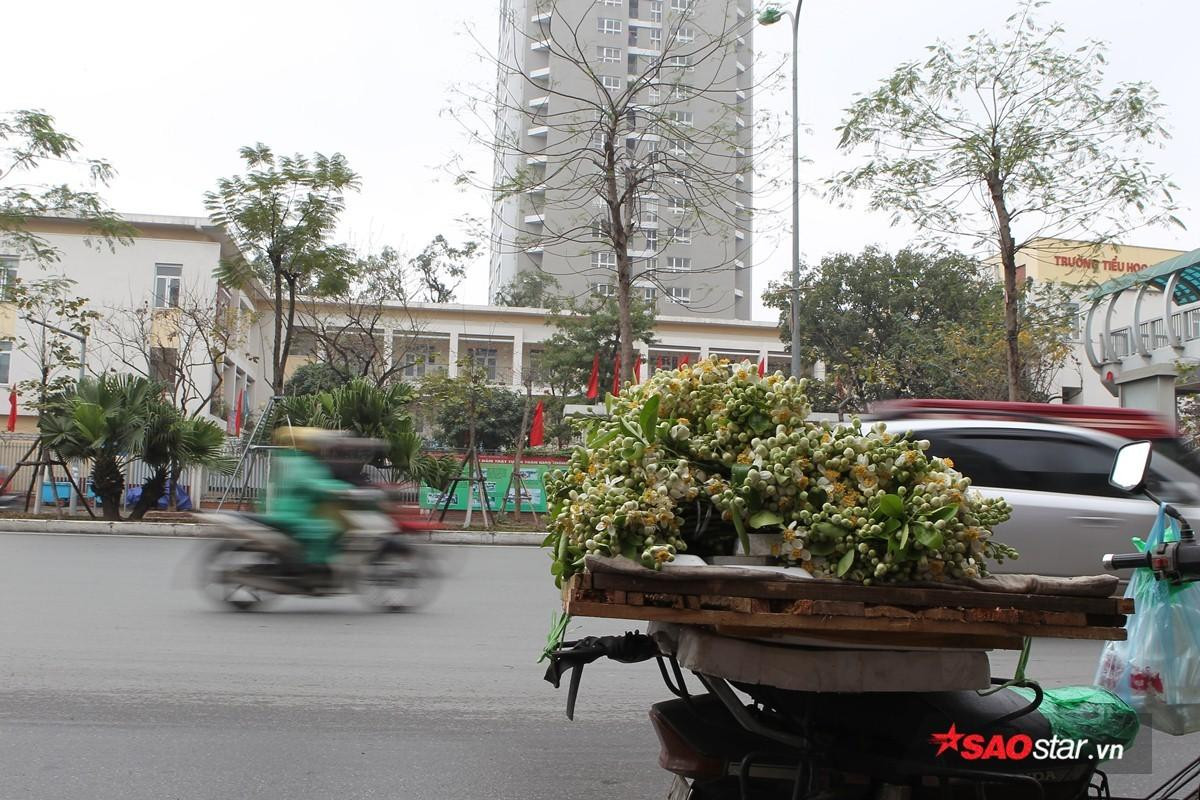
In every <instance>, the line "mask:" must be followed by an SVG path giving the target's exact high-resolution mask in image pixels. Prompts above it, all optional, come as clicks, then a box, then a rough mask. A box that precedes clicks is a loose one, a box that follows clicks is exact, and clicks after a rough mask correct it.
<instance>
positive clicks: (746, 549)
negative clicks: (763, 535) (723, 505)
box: [733, 510, 750, 555]
mask: <svg viewBox="0 0 1200 800" xmlns="http://www.w3.org/2000/svg"><path fill="white" fill-rule="evenodd" d="M733 527H734V528H735V529H736V530H737V535H738V541H739V542H741V543H742V553H743V555H750V536H749V535H748V534H747V533H746V521H745V520H744V519H742V515H741V514H740V513H738V512H737V511H736V510H735V511H734V512H733Z"/></svg>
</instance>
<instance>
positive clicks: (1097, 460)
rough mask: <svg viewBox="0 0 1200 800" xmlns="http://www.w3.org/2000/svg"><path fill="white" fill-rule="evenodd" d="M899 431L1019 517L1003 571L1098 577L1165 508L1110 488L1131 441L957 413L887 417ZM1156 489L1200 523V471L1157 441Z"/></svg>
mask: <svg viewBox="0 0 1200 800" xmlns="http://www.w3.org/2000/svg"><path fill="white" fill-rule="evenodd" d="M883 421H884V422H885V423H886V424H887V427H888V430H889V431H891V432H893V433H902V432H904V431H911V432H912V434H913V438H915V439H928V440H929V441H930V443H931V446H930V448H929V453H930V454H931V455H935V456H943V457H949V458H950V459H951V460H952V461H953V462H954V469H956V470H958V471H959V472H961V473H962V474H963V475H966V476H967V477H969V478H970V479H971V481H972V484H973V485H974V487H975V488H977V489H979V491H980V492H982V493H983V494H984V495H987V496H997V495H999V496H1001V497H1003V498H1005V499H1006V500H1007V501H1008V502H1009V503H1010V504H1011V505H1012V507H1013V514H1012V518H1011V519H1010V520H1009V521H1008V522H1005V523H1004V524H1002V525H1000V526H999V527H997V528H996V530H995V538H996V539H997V540H998V541H1001V542H1004V543H1005V544H1009V545H1012V546H1013V547H1015V548H1016V549H1017V552H1019V553H1020V554H1021V557H1020V558H1019V559H1018V560H1016V561H1011V562H1005V563H1004V564H1003V565H1000V566H999V567H998V569H997V570H996V571H998V572H1026V573H1037V574H1041V575H1094V574H1097V573H1100V572H1103V568H1102V567H1101V565H1100V558H1101V557H1102V556H1103V555H1104V554H1105V553H1128V552H1133V545H1132V543H1131V541H1130V540H1131V539H1132V538H1133V537H1135V536H1139V537H1142V538H1145V537H1146V535H1147V534H1148V533H1149V531H1150V527H1151V525H1153V524H1154V517H1155V515H1156V514H1157V513H1158V508H1157V506H1156V505H1155V504H1154V503H1153V502H1151V501H1150V500H1147V499H1146V498H1145V497H1144V496H1142V495H1137V496H1133V495H1129V494H1127V493H1125V492H1122V491H1121V490H1119V489H1116V488H1114V487H1112V486H1110V485H1109V483H1108V473H1109V470H1110V469H1111V468H1112V463H1113V458H1114V456H1115V455H1116V452H1117V448H1119V447H1120V446H1121V445H1122V444H1125V443H1126V442H1127V441H1128V440H1127V439H1123V438H1121V437H1119V436H1114V435H1112V434H1108V433H1104V432H1102V431H1097V430H1092V429H1088V428H1076V427H1070V426H1066V425H1053V424H1041V423H1034V422H1008V421H988V420H977V419H969V420H957V419H911V420H904V419H894V420H888V419H884V420H883ZM1150 472H1151V476H1150V479H1149V480H1148V482H1147V485H1148V487H1149V488H1150V490H1151V491H1152V492H1154V493H1155V494H1156V495H1157V496H1159V497H1161V498H1162V499H1163V500H1166V501H1167V502H1169V503H1171V504H1172V505H1174V506H1175V507H1176V508H1177V509H1179V511H1180V513H1182V514H1183V515H1184V517H1185V518H1187V519H1188V520H1189V521H1190V522H1192V523H1193V524H1194V525H1196V526H1197V527H1198V528H1200V475H1197V473H1195V472H1193V471H1191V469H1189V468H1187V467H1184V466H1182V465H1181V464H1179V463H1177V462H1176V461H1174V460H1172V459H1171V458H1169V457H1167V456H1166V455H1164V454H1163V453H1162V450H1161V449H1160V448H1159V447H1158V446H1157V445H1156V450H1155V453H1154V456H1153V457H1152V459H1151V462H1150Z"/></svg>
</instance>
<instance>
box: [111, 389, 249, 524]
mask: <svg viewBox="0 0 1200 800" xmlns="http://www.w3.org/2000/svg"><path fill="white" fill-rule="evenodd" d="M141 456H142V461H144V462H145V463H146V465H147V466H149V467H152V468H153V471H152V472H151V474H150V475H149V476H148V477H147V478H146V480H145V481H144V482H143V483H142V494H141V497H140V498H139V499H138V502H137V504H136V505H135V506H134V508H133V510H132V511H131V512H130V514H129V518H130V519H141V518H142V516H143V515H144V514H145V513H146V512H147V511H148V510H150V509H152V508H154V507H155V506H156V505H157V504H158V501H159V498H161V497H162V495H163V493H164V492H165V491H166V489H167V486H168V478H170V482H169V483H170V485H175V484H177V483H178V481H179V476H180V475H182V474H183V473H184V472H185V471H186V470H188V469H189V468H191V467H204V468H205V469H209V470H213V471H215V472H218V473H220V474H222V475H232V474H233V472H234V471H235V470H236V468H237V459H236V458H235V457H233V456H232V455H230V454H229V452H228V450H227V449H226V437H225V431H224V430H223V429H222V428H221V427H220V426H218V425H217V424H216V423H214V422H211V421H210V420H207V419H200V418H198V417H188V416H185V415H184V414H183V412H181V411H180V410H179V409H178V408H176V407H175V406H173V405H171V404H170V403H168V402H167V401H166V400H164V399H162V398H159V399H158V400H156V401H155V402H154V403H152V404H151V409H150V413H149V415H148V418H147V424H146V433H145V439H144V442H143V445H142V454H141ZM174 500H175V498H174V497H173V496H172V497H171V498H170V503H169V505H170V506H171V507H172V508H173V507H174Z"/></svg>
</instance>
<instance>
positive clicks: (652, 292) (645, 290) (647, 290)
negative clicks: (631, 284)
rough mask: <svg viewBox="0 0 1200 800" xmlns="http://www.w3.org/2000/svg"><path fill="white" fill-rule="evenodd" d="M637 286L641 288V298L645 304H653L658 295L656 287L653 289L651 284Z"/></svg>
mask: <svg viewBox="0 0 1200 800" xmlns="http://www.w3.org/2000/svg"><path fill="white" fill-rule="evenodd" d="M637 288H639V289H641V290H642V300H643V301H644V302H645V303H646V304H647V305H654V300H655V298H657V297H658V289H655V288H654V287H653V286H639V287H637Z"/></svg>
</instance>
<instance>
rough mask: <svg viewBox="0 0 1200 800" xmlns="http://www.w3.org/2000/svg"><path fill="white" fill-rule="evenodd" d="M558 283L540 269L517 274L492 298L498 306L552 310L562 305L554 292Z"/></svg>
mask: <svg viewBox="0 0 1200 800" xmlns="http://www.w3.org/2000/svg"><path fill="white" fill-rule="evenodd" d="M557 288H558V281H557V280H556V279H555V277H554V276H553V275H551V274H550V273H548V272H542V271H541V270H540V269H537V270H528V271H525V272H520V273H517V276H516V277H515V278H513V279H512V281H510V282H509V283H507V284H506V285H504V286H503V287H501V289H500V291H498V292H496V296H495V297H494V298H492V302H493V303H495V304H496V305H498V306H517V307H522V308H550V307H551V306H552V305H555V304H561V303H560V301H559V300H558V297H557V296H556V295H555V294H554V290H555V289H557Z"/></svg>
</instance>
